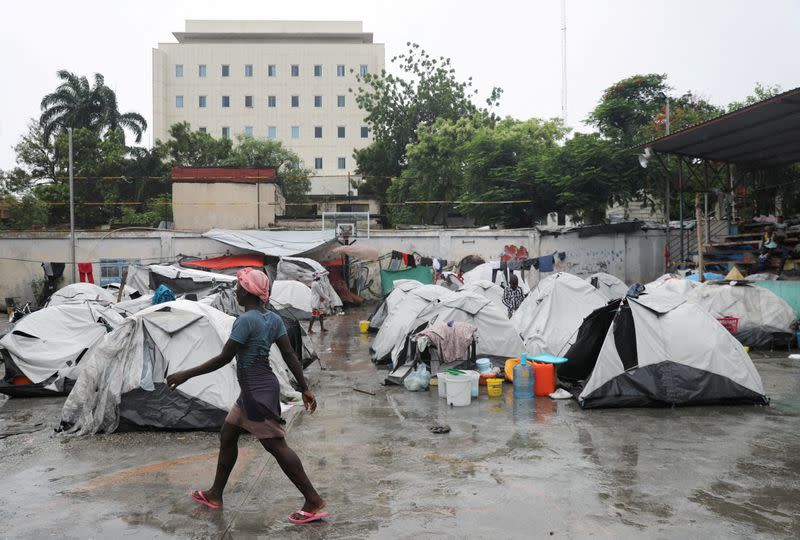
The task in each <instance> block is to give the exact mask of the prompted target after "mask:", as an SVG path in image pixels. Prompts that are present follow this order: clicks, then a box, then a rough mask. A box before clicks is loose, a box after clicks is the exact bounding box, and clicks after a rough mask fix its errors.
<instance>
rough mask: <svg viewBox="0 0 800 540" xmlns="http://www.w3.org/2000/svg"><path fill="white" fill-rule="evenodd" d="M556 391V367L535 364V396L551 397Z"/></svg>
mask: <svg viewBox="0 0 800 540" xmlns="http://www.w3.org/2000/svg"><path fill="white" fill-rule="evenodd" d="M555 391H556V366H555V365H554V364H545V363H542V362H534V363H533V395H535V396H549V395H550V394H552V393H553V392H555Z"/></svg>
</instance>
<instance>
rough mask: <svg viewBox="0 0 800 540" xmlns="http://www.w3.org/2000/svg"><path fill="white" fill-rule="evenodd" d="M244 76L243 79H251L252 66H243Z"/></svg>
mask: <svg viewBox="0 0 800 540" xmlns="http://www.w3.org/2000/svg"><path fill="white" fill-rule="evenodd" d="M244 76H245V77H252V76H253V64H245V65H244Z"/></svg>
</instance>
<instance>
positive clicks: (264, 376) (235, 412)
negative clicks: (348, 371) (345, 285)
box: [167, 268, 329, 523]
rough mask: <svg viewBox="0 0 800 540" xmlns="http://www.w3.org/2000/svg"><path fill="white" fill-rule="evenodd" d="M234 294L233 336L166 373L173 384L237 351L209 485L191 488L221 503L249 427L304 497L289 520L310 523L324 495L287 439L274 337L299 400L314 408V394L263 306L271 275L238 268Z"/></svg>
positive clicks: (212, 503) (200, 497)
mask: <svg viewBox="0 0 800 540" xmlns="http://www.w3.org/2000/svg"><path fill="white" fill-rule="evenodd" d="M236 278H237V280H238V282H239V283H238V285H237V286H236V299H237V301H238V302H239V304H240V305H242V306H244V308H245V312H244V314H242V315H240V316H239V317H238V318H237V319H236V321H234V323H233V329H232V331H231V336H230V338H229V339H228V341H227V342H226V343H225V346H224V347H223V348H222V352H221V353H220V354H218V355H217V356H215V357H214V358H211V359H210V360H208V361H207V362H205V363H203V364H200V365H199V366H197V367H194V368H191V369H187V370H184V371H178V372H176V373H173V374H172V375H170V376H168V377H167V384H168V385H169V388H170V389H171V390H174V389H175V388H177V387H178V386H180V385H181V384H183V383H184V382H186V381H187V380H189V379H191V378H192V377H197V376H198V375H203V374H205V373H210V372H212V371H214V370H217V369H219V368H221V367H222V366H224V365H226V364H228V363H229V362H230V361H231V360H233V357H234V356H236V375H237V378H238V380H239V387H240V388H241V393H240V395H239V399H237V400H236V403H235V404H234V405H233V407H232V408H231V410H230V412H229V413H228V416H227V417H226V418H225V423H224V424H223V425H222V430H221V431H220V448H219V458H218V459H217V474H216V476H215V477H214V484H213V485H212V486H211V488H210V489H206V490H195V491H192V492H191V493H190V496H191V497H192V498H193V499H194V500H196V501H197V502H199V503H201V504H204V505H206V506H208V507H209V508H215V509H216V508H222V493H223V491H224V490H225V485H226V484H227V483H228V477H229V476H230V474H231V471H232V470H233V466H234V465H235V464H236V458H237V456H238V453H239V447H238V441H239V436H240V435H241V434H242V433H244V432H250V433H252V434H253V435H255V436H256V437H257V438H258V440H259V441H260V442H261V445H262V446H263V447H264V449H265V450H266V451H267V452H269V453H270V454H272V455H273V456H274V457H275V459H276V460H277V461H278V465H280V467H281V469H282V470H283V472H284V473H285V474H286V476H287V477H288V478H289V480H291V481H292V483H294V485H295V486H296V487H297V489H299V490H300V493H302V494H303V497H305V504H303V507H302V508H300V509H299V510H296V511H295V512H294V513H293V514H292V515H291V516H289V521H291V522H292V523H309V522H312V521H317V520H320V519H323V518H326V517H328V515H329V514H328V513H327V512H322V509H323V508H324V507H325V501H324V500H323V499H322V497H320V495H319V493H317V492H316V490H315V489H314V486H313V485H312V484H311V481H310V480H309V479H308V476H306V473H305V470H304V469H303V464H302V463H301V462H300V458H299V457H297V454H295V452H294V450H292V449H291V448H289V446H288V445H287V444H286V439H285V436H286V432H285V430H284V429H283V426H282V424H283V423H284V421H283V419H282V418H281V409H280V387H279V384H278V379H277V377H276V376H275V374H274V373H273V372H272V368H271V367H270V364H269V349H270V347H271V346H272V344H273V343H277V345H278V348H279V349H280V351H281V355H282V356H283V359H284V361H285V362H286V365H287V366H288V367H289V369H290V370H291V371H292V374H293V375H294V377H295V379H296V380H297V382H298V384H299V385H300V390H301V392H302V396H303V405H304V406H305V408H306V410H308V411H309V412H312V413H313V412H314V411H315V410H316V408H317V401H316V398H315V397H314V394H313V393H312V392H311V390H309V388H308V384H307V383H306V380H305V378H304V377H303V368H302V365H301V364H300V362H299V361H298V360H297V357H296V356H295V354H294V351H293V350H292V347H291V345H290V343H289V338H288V337H287V335H286V327H285V326H284V324H283V320H282V319H281V318H280V317H279V316H278V315H276V314H275V313H272V312H270V311H267V310H266V309H265V308H264V304H266V302H267V301H268V300H269V278H268V277H267V275H266V274H264V273H263V272H261V271H258V270H254V269H252V268H244V269H242V270H240V271H239V272H238V273H237V274H236Z"/></svg>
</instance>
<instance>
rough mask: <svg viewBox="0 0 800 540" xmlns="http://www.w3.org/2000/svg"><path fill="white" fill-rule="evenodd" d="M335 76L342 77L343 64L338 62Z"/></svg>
mask: <svg viewBox="0 0 800 540" xmlns="http://www.w3.org/2000/svg"><path fill="white" fill-rule="evenodd" d="M336 76H337V77H344V64H339V65H338V66H336Z"/></svg>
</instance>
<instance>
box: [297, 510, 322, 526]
mask: <svg viewBox="0 0 800 540" xmlns="http://www.w3.org/2000/svg"><path fill="white" fill-rule="evenodd" d="M294 514H300V515H301V516H305V518H303V519H295V518H293V517H292V516H289V521H290V522H292V523H294V524H295V525H302V524H303V523H311V522H312V521H319V520H321V519H325V518H326V517H330V514H329V513H328V512H318V513H316V514H312V513H311V512H306V511H305V510H302V509H298V510H295V511H294V512H293V513H292V515H294Z"/></svg>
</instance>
